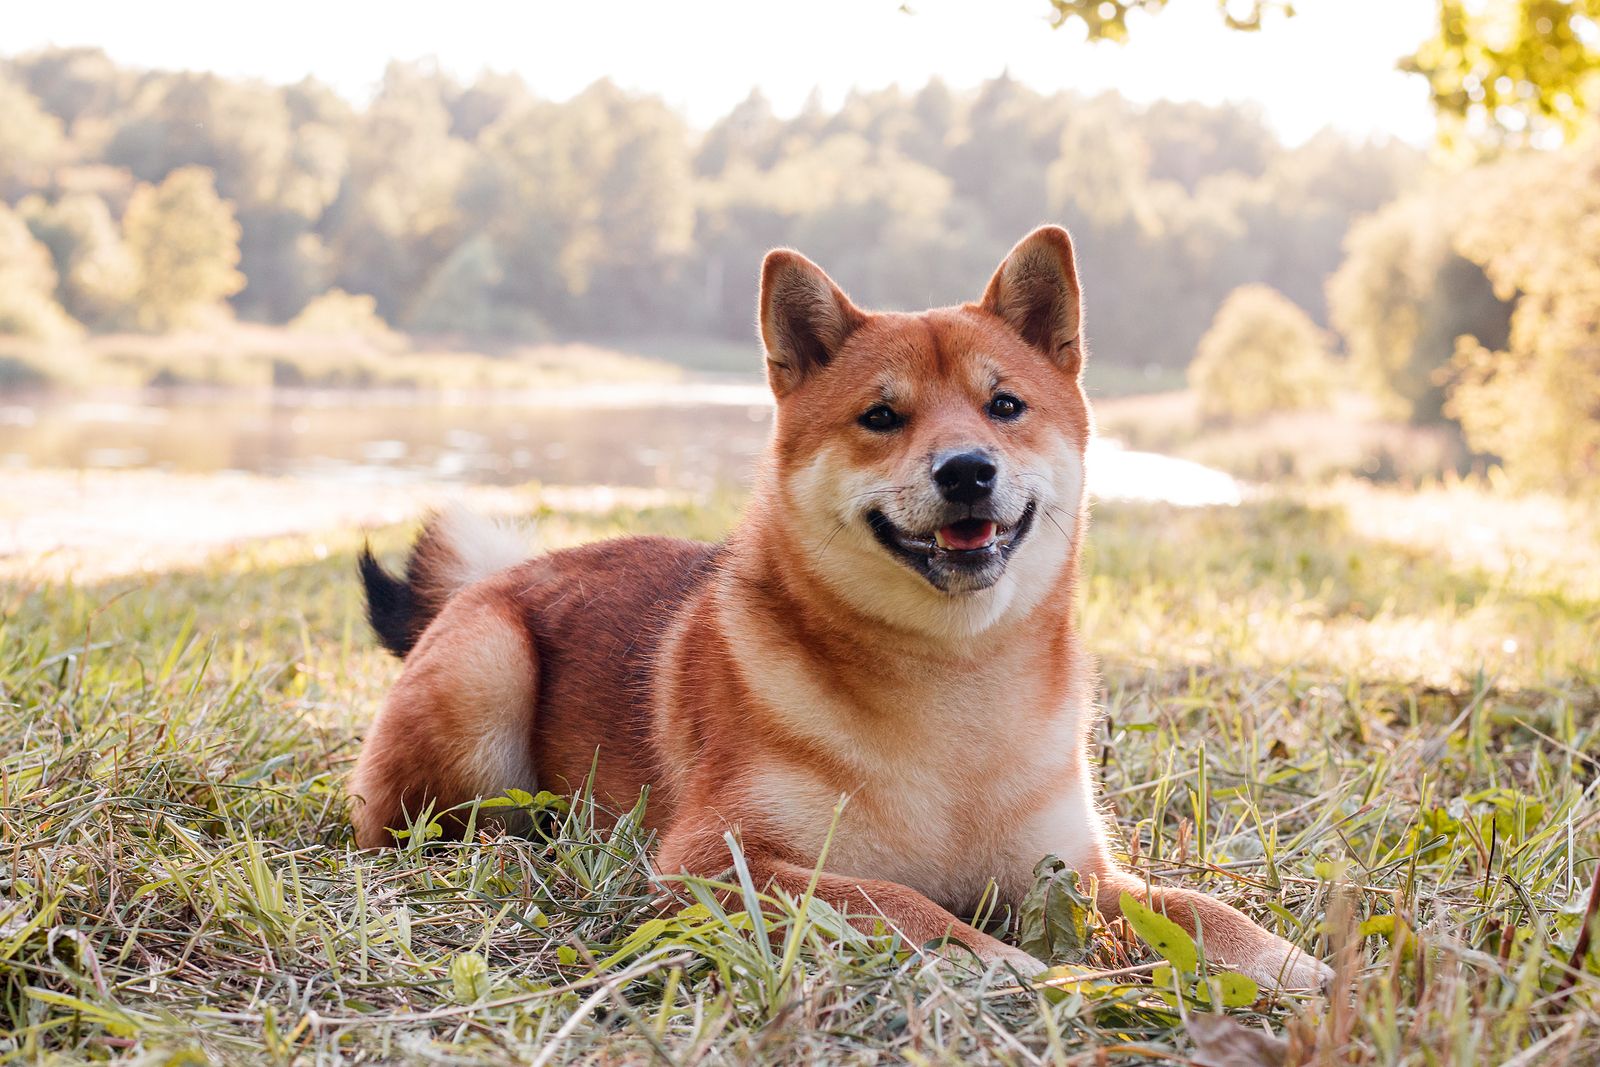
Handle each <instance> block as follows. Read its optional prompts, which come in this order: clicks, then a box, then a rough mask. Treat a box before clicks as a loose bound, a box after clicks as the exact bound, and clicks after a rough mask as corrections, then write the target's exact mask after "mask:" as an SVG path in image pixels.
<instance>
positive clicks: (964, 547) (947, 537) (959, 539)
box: [933, 519, 995, 552]
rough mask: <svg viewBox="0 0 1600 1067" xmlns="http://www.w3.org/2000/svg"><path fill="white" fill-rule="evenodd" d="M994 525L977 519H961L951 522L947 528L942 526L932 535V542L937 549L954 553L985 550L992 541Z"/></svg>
mask: <svg viewBox="0 0 1600 1067" xmlns="http://www.w3.org/2000/svg"><path fill="white" fill-rule="evenodd" d="M994 534H995V525H994V523H992V522H984V521H982V520H979V519H962V520H961V521H960V522H952V523H951V524H950V525H949V526H942V527H940V528H939V532H938V533H936V534H934V535H933V537H934V540H935V541H937V542H938V544H939V547H940V548H943V549H947V550H951V551H956V552H970V551H971V550H973V549H975V548H987V547H989V545H990V544H991V543H992V542H993V541H994Z"/></svg>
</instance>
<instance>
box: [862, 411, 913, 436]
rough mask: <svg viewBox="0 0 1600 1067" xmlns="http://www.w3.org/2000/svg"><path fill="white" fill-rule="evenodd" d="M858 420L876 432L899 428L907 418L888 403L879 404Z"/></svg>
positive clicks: (886, 431)
mask: <svg viewBox="0 0 1600 1067" xmlns="http://www.w3.org/2000/svg"><path fill="white" fill-rule="evenodd" d="M856 421H857V422H859V423H861V425H863V426H865V427H866V428H867V429H869V430H872V431H874V432H876V433H888V432H889V431H890V430H898V429H899V428H900V424H901V423H902V422H904V421H905V420H904V419H902V418H901V417H900V415H899V413H898V412H896V411H895V409H894V408H892V407H890V406H889V405H888V404H879V405H878V406H877V407H875V408H872V409H870V410H869V411H867V413H866V414H864V415H862V416H861V418H859V419H857V420H856Z"/></svg>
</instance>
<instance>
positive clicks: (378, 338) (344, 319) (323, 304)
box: [289, 289, 401, 348]
mask: <svg viewBox="0 0 1600 1067" xmlns="http://www.w3.org/2000/svg"><path fill="white" fill-rule="evenodd" d="M289 329H291V330H294V331H296V332H297V333H308V334H315V335H317V336H319V337H348V338H360V339H362V340H366V341H370V342H372V343H374V344H377V345H379V346H380V347H385V348H395V347H399V346H400V344H401V338H400V336H399V334H397V333H395V332H394V330H392V329H390V328H389V324H388V323H386V322H384V321H383V319H381V318H380V317H379V316H378V302H377V301H376V300H374V299H372V297H370V296H368V295H367V294H365V293H347V292H345V291H344V290H343V289H329V290H328V291H327V292H326V293H323V294H322V295H321V296H319V297H317V298H316V299H314V300H312V301H311V302H310V303H308V304H307V305H306V306H305V307H304V308H302V309H301V311H300V313H299V314H298V315H296V316H295V317H294V318H292V319H290V320H289Z"/></svg>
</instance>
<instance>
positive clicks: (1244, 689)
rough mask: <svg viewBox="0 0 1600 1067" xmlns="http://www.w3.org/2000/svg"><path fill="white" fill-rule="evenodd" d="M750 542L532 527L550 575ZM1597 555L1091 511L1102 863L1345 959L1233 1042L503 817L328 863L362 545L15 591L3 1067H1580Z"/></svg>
mask: <svg viewBox="0 0 1600 1067" xmlns="http://www.w3.org/2000/svg"><path fill="white" fill-rule="evenodd" d="M735 514H736V508H735V506H734V505H733V504H731V503H723V504H713V505H707V506H705V507H702V508H697V509H679V508H662V509H657V510H646V511H616V512H611V513H606V514H601V515H584V514H562V513H559V512H553V511H547V512H545V513H544V514H543V515H541V516H539V518H540V520H541V527H540V529H541V537H542V539H543V541H544V543H545V544H546V545H547V546H555V545H559V544H565V543H572V542H575V541H580V540H584V539H588V538H593V537H598V536H605V535H610V534H613V533H616V532H619V531H623V530H628V531H639V530H654V531H669V532H674V533H683V534H689V535H693V536H706V537H714V536H717V535H718V534H719V533H720V532H721V531H723V530H724V529H726V528H727V526H728V525H729V524H730V523H731V522H732V521H733V518H734V516H735ZM407 532H408V531H405V530H399V529H391V530H386V531H384V532H383V533H382V534H381V535H380V536H379V538H378V541H377V544H378V547H379V548H380V550H381V551H382V552H386V553H390V554H393V553H396V552H398V551H399V550H400V547H401V545H402V543H403V539H404V536H405V535H406V533H407ZM1597 543H1600V521H1597V518H1596V516H1595V515H1594V514H1593V513H1592V512H1585V511H1581V510H1579V509H1577V508H1575V507H1574V506H1572V505H1570V504H1566V503H1563V502H1560V501H1555V500H1540V499H1500V498H1498V497H1492V496H1488V495H1486V491H1483V490H1478V489H1472V488H1468V487H1464V486H1455V487H1442V488H1435V489H1431V490H1427V491H1424V492H1421V493H1414V494H1401V493H1399V492H1396V491H1389V490H1382V489H1375V488H1373V487H1371V486H1367V485H1358V484H1354V483H1348V484H1347V483H1340V484H1335V485H1334V486H1333V487H1331V488H1326V489H1323V490H1319V491H1317V492H1316V493H1315V494H1314V495H1298V496H1296V495H1288V494H1284V495H1275V496H1265V497H1260V498H1256V499H1252V500H1249V501H1247V503H1246V504H1244V505H1243V506H1241V507H1237V508H1226V509H1202V510H1176V509H1170V508H1166V507H1161V506H1140V505H1105V506H1101V507H1098V508H1097V509H1096V513H1095V517H1094V523H1093V526H1092V530H1091V534H1090V551H1089V558H1088V572H1089V578H1088V581H1087V582H1086V588H1085V591H1084V607H1083V622H1084V630H1085V633H1086V635H1087V639H1088V643H1089V645H1090V647H1091V648H1092V649H1093V650H1094V652H1095V653H1096V654H1097V655H1098V656H1099V657H1100V660H1101V664H1102V676H1103V681H1102V693H1101V701H1102V703H1103V705H1104V707H1105V709H1106V719H1105V724H1104V728H1103V729H1102V730H1100V731H1099V732H1098V733H1097V735H1096V738H1095V743H1096V744H1097V745H1098V746H1100V753H1099V757H1100V758H1099V761H1098V763H1099V766H1100V767H1101V769H1102V772H1103V779H1104V780H1103V792H1104V796H1105V797H1106V801H1107V803H1108V804H1109V805H1110V806H1111V808H1112V809H1113V810H1114V811H1115V814H1116V818H1117V822H1118V824H1119V826H1120V828H1121V831H1122V834H1123V838H1124V844H1125V849H1126V854H1127V855H1128V857H1129V858H1130V860H1131V862H1133V863H1134V864H1135V865H1137V866H1138V867H1140V868H1142V869H1148V870H1149V871H1150V872H1151V873H1152V875H1153V876H1154V877H1157V878H1160V879H1164V880H1167V881H1171V882H1175V883H1182V884H1185V885H1189V886H1193V887H1196V888H1203V889H1205V890H1207V891H1209V892H1212V893H1215V894H1217V895H1220V896H1222V897H1224V898H1226V899H1228V900H1230V901H1232V902H1234V903H1236V904H1238V905H1239V906H1240V907H1242V908H1244V909H1245V910H1247V911H1248V912H1250V913H1251V914H1252V915H1254V916H1255V917H1257V918H1258V919H1259V920H1261V921H1262V922H1264V923H1265V924H1267V925H1268V926H1270V927H1273V928H1275V929H1277V930H1279V931H1280V932H1282V933H1283V934H1284V935H1285V936H1288V937H1290V938H1292V939H1296V940H1298V941H1300V942H1301V943H1303V944H1306V945H1308V946H1311V947H1313V948H1314V949H1315V950H1316V951H1318V952H1320V953H1322V954H1324V955H1325V956H1329V957H1331V958H1333V959H1335V960H1336V964H1337V969H1338V972H1339V979H1338V982H1337V987H1336V989H1335V990H1334V991H1333V994H1332V996H1331V997H1330V998H1327V999H1324V998H1319V997H1311V996H1278V995H1269V994H1262V995H1260V996H1258V997H1254V998H1251V999H1250V1001H1249V1003H1247V1004H1244V1005H1241V1006H1239V1007H1236V1008H1232V1009H1230V1010H1229V1014H1230V1016H1231V1018H1232V1019H1233V1020H1234V1021H1235V1022H1236V1023H1237V1024H1238V1025H1237V1026H1236V1027H1232V1028H1229V1027H1228V1026H1226V1025H1225V1024H1218V1023H1217V1022H1216V1021H1215V1019H1214V1018H1211V1017H1209V1016H1211V1015H1212V1009H1209V1008H1206V1007H1204V1006H1203V1005H1202V1004H1201V1003H1200V1002H1199V1001H1198V999H1197V996H1196V993H1195V992H1194V991H1193V990H1190V991H1188V992H1185V993H1184V994H1183V995H1181V996H1180V995H1179V994H1178V993H1176V992H1173V991H1172V988H1171V986H1170V984H1169V986H1168V987H1166V988H1165V989H1163V988H1161V987H1157V986H1155V985H1153V984H1152V981H1151V976H1152V973H1153V969H1152V968H1151V967H1150V966H1149V964H1150V963H1152V962H1155V957H1154V956H1153V955H1152V954H1151V953H1150V952H1149V951H1148V950H1147V949H1145V948H1144V947H1143V945H1142V944H1141V943H1140V942H1139V941H1138V940H1137V939H1135V938H1133V937H1132V936H1131V935H1130V934H1129V933H1128V932H1127V931H1126V930H1123V929H1121V928H1120V926H1119V927H1118V928H1116V929H1110V928H1105V927H1102V926H1098V925H1097V926H1095V927H1093V928H1092V929H1091V930H1090V935H1091V937H1090V943H1089V945H1088V948H1087V951H1086V953H1085V954H1084V955H1083V956H1082V958H1081V959H1079V960H1078V964H1077V966H1078V970H1077V971H1076V972H1075V973H1076V974H1077V975H1078V976H1079V977H1076V978H1075V979H1073V980H1071V981H1065V982H1062V983H1060V984H1059V985H1058V987H1057V988H1052V989H1049V990H1044V991H1035V990H1024V989H1018V988H1017V987H1016V984H1015V982H1014V981H1013V980H1012V979H1011V978H1010V977H1009V976H1007V975H989V976H983V975H981V974H978V973H976V972H975V971H974V970H973V969H972V968H971V967H970V966H969V965H968V964H967V963H965V962H964V961H962V960H960V959H958V958H951V959H941V958H940V957H937V956H934V955H931V954H924V953H920V952H909V951H905V950H903V949H897V948H896V947H895V946H894V945H893V944H892V943H891V942H890V941H888V940H887V939H885V938H881V937H869V936H866V935H861V934H856V933H854V932H852V931H850V930H849V929H848V928H847V927H844V926H842V925H841V923H840V922H839V920H838V918H837V916H835V915H833V914H831V913H829V912H827V911H826V909H823V908H821V907H820V906H818V905H816V904H815V903H808V902H804V901H800V902H796V901H784V902H778V905H777V907H778V908H779V909H780V910H781V912H782V914H773V915H769V916H768V917H767V918H766V919H765V920H764V922H765V924H766V926H767V928H768V932H769V934H771V935H772V936H771V937H760V936H758V935H756V934H754V933H752V932H751V927H752V925H753V921H752V919H751V918H750V915H749V914H748V913H746V912H735V913H733V914H731V915H729V914H725V913H723V912H722V911H721V910H720V906H719V905H717V904H716V900H717V898H716V897H714V896H709V895H706V894H704V891H703V890H702V895H703V896H704V897H705V899H704V901H703V902H702V903H701V904H700V905H698V906H697V907H695V908H691V909H689V910H687V911H681V912H680V911H674V910H671V909H667V910H663V904H664V901H663V898H662V897H661V896H660V895H659V894H658V893H657V891H656V889H655V888H654V887H653V885H652V883H651V882H650V879H649V872H648V868H647V862H646V848H647V845H648V842H647V841H646V840H645V839H644V838H643V836H642V835H641V834H640V833H639V832H637V831H636V830H635V829H633V828H632V824H631V823H630V821H629V820H628V819H626V818H624V819H623V820H622V822H621V823H620V824H619V825H618V826H617V827H616V828H612V829H605V828H603V827H604V825H605V824H604V823H603V822H602V823H601V824H600V827H601V828H597V824H596V821H595V818H594V815H595V813H594V812H593V810H592V809H591V808H590V807H589V806H588V805H586V804H585V803H583V802H582V800H581V799H580V800H579V801H577V802H575V803H572V804H566V803H564V802H559V801H555V800H552V799H550V798H547V797H541V798H526V797H523V798H517V800H518V802H522V803H531V804H533V805H534V806H536V807H539V808H541V811H540V818H539V821H538V826H539V830H538V833H537V834H536V835H535V837H534V838H533V839H509V838H490V837H486V836H485V837H482V838H480V839H478V840H474V841H472V842H470V843H468V844H464V845H445V844H439V843H429V842H428V841H427V840H426V837H427V835H426V833H425V832H418V833H416V834H414V835H413V836H412V837H411V838H410V839H409V840H408V842H407V843H406V845H405V847H403V848H400V849H398V850H395V851H392V852H389V853H387V854H384V855H377V856H371V855H364V854H361V853H358V852H356V851H354V850H353V849H352V848H351V845H350V834H349V829H348V823H347V818H346V807H345V800H344V796H343V791H342V790H343V781H344V777H345V774H346V773H347V771H348V769H349V766H350V764H351V761H352V760H353V758H354V755H355V752H356V748H357V745H358V740H359V737H360V733H361V731H362V729H363V728H364V725H365V723H366V722H367V721H368V720H369V719H370V717H371V715H372V713H373V710H374V708H375V706H376V704H377V702H378V701H379V700H380V699H381V695H382V693H383V692H384V689H385V687H386V686H387V684H388V683H389V682H390V681H392V679H393V678H394V676H395V674H396V670H397V667H396V664H395V663H394V662H393V661H392V660H390V659H388V658H386V657H385V656H384V655H383V654H382V653H381V652H379V651H378V650H377V648H376V647H375V645H374V643H373V641H372V640H371V638H370V637H369V635H368V634H367V632H366V629H365V626H364V623H363V622H362V619H361V615H360V604H359V600H358V596H357V589H356V584H355V581H354V580H353V562H352V560H353V553H354V551H355V550H356V549H357V547H358V546H359V541H358V538H357V535H356V534H354V533H353V532H343V533H332V534H329V535H327V536H319V537H316V538H294V539H280V540H276V541H272V542H267V543H262V544H258V545H256V546H254V547H250V548H247V549H242V550H239V551H235V552H232V553H230V554H227V555H224V556H222V557H220V558H217V559H215V560H213V561H211V562H209V563H206V564H204V565H203V566H200V567H199V568H198V569H195V570H191V571H186V572H175V573H170V574H163V575H157V576H146V577H139V578H120V579H106V580H104V581H102V582H100V583H98V584H85V585H81V586H72V585H68V584H52V585H47V586H46V585H29V584H26V583H23V582H20V581H12V582H11V583H10V584H9V585H0V705H3V707H4V715H3V719H0V731H3V748H0V753H3V754H0V878H3V880H4V882H5V886H6V898H5V903H4V904H3V905H0V908H3V911H0V1032H3V1034H4V1036H3V1038H0V1042H3V1046H0V1049H3V1051H0V1059H4V1060H5V1061H6V1062H57V1061H59V1062H76V1061H81V1060H94V1059H117V1058H128V1059H135V1060H138V1061H139V1062H145V1063H179V1064H186V1063H201V1062H227V1063H254V1062H262V1063H285V1064H287V1063H341V1062H349V1063H371V1062H446V1063H461V1064H472V1063H505V1062H512V1061H516V1062H524V1061H532V1062H535V1063H539V1064H544V1063H551V1062H588V1063H605V1064H612V1063H632V1062H640V1063H643V1062H646V1061H654V1062H666V1063H690V1062H700V1061H706V1062H715V1063H731V1064H743V1063H786V1064H797V1063H839V1062H862V1063H871V1062H902V1061H904V1062H911V1063H1007V1064H1031V1063H1040V1062H1051V1063H1079V1062H1082V1063H1102V1062H1124V1061H1129V1062H1132V1061H1144V1060H1155V1061H1171V1062H1180V1063H1183V1062H1187V1063H1242V1064H1273V1063H1284V1062H1288V1063H1297V1062H1313V1061H1318V1062H1328V1063H1334V1062H1338V1063H1417V1064H1424V1063H1426V1064H1468V1063H1501V1062H1514V1063H1519V1064H1521V1063H1534V1062H1537V1063H1540V1064H1560V1063H1573V1064H1577V1063H1592V1062H1595V1060H1596V1059H1597V1058H1600V968H1597V967H1596V963H1595V960H1594V959H1593V957H1591V959H1590V960H1589V961H1588V969H1587V970H1584V971H1582V972H1581V973H1576V974H1572V973H1569V972H1568V971H1567V968H1566V961H1567V960H1568V958H1569V956H1570V955H1571V953H1572V950H1573V946H1574V943H1575V941H1576V940H1577V937H1578V932H1579V929H1580V926H1581V925H1582V922H1583V909H1584V905H1585V903H1586V900H1587V898H1588V888H1589V884H1590V881H1591V879H1592V878H1593V876H1594V871H1595V856H1596V852H1597V846H1600V809H1597V805H1596V804H1595V800H1594V793H1595V788H1596V786H1595V782H1596V780H1597V774H1596V771H1597V769H1600V722H1597V720H1600V641H1597V640H1596V634H1597V632H1600V567H1597V566H1596V564H1595V561H1594V557H1593V552H1594V546H1595V545H1596V544H1597ZM417 829H418V830H419V831H425V827H423V826H419V827H418V828H417ZM745 889H746V891H753V890H750V889H749V887H745ZM1569 983H1570V988H1569ZM1163 993H1164V994H1165V995H1163ZM1265 1030H1270V1031H1272V1032H1273V1033H1274V1034H1277V1035H1280V1038H1281V1039H1275V1040H1268V1039H1267V1038H1265V1037H1264V1036H1262V1035H1263V1034H1264V1032H1265ZM1250 1031H1253V1033H1251V1032H1250Z"/></svg>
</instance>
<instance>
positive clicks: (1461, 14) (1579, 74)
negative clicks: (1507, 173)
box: [1401, 0, 1600, 147]
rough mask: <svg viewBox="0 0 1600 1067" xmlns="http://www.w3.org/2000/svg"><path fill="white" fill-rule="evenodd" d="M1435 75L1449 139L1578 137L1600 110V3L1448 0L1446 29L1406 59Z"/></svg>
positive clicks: (1506, 141)
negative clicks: (1468, 0) (1470, 1)
mask: <svg viewBox="0 0 1600 1067" xmlns="http://www.w3.org/2000/svg"><path fill="white" fill-rule="evenodd" d="M1401 66H1402V69H1404V70H1408V71H1411V72H1412V73H1416V74H1421V75H1423V76H1424V77H1426V78H1427V79H1428V88H1429V91H1430V93H1431V94H1432V98H1433V106H1434V109H1435V111H1437V112H1438V113H1439V115H1440V117H1441V118H1442V119H1443V120H1445V121H1443V122H1442V123H1441V126H1440V132H1441V134H1442V135H1443V137H1444V138H1445V139H1446V141H1447V142H1448V141H1453V140H1456V139H1458V138H1460V137H1462V136H1463V135H1465V137H1466V138H1467V139H1468V140H1469V141H1471V142H1477V143H1480V144H1481V143H1487V144H1489V145H1516V144H1528V143H1535V144H1543V145H1545V146H1546V147H1550V146H1551V144H1552V142H1554V143H1557V144H1558V143H1560V142H1561V141H1562V140H1566V141H1568V142H1571V141H1575V140H1577V139H1578V137H1579V136H1580V135H1582V133H1583V132H1584V131H1585V130H1586V129H1588V128H1591V127H1592V126H1593V125H1594V123H1595V116H1596V111H1597V109H1600V0H1493V2H1492V3H1488V4H1482V3H1477V4H1474V3H1467V2H1464V0H1439V32H1438V34H1437V35H1436V36H1435V37H1433V38H1432V39H1430V40H1428V41H1425V42H1424V43H1423V44H1422V46H1421V47H1420V48H1418V49H1417V51H1416V53H1415V54H1414V55H1412V56H1410V57H1408V58H1407V59H1406V60H1405V61H1404V62H1403V63H1402V65H1401Z"/></svg>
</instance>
